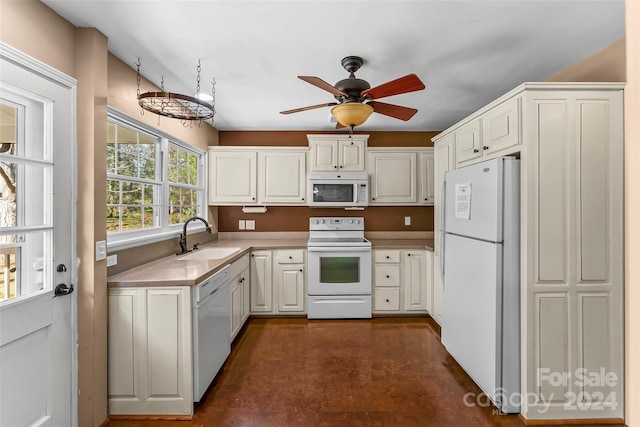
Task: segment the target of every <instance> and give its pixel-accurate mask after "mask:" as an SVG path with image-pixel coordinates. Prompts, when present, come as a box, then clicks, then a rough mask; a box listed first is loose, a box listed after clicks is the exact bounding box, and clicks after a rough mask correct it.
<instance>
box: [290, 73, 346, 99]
mask: <svg viewBox="0 0 640 427" xmlns="http://www.w3.org/2000/svg"><path fill="white" fill-rule="evenodd" d="M298 78H299V79H300V80H304V81H305V82H307V83H311V84H312V85H314V86H317V87H319V88H320V89H324V90H326V91H327V92H331V93H332V94H334V95H342V96H347V94H346V93H344V92H343V91H341V90H338V89H336V88H335V87H333V86H332V85H330V84H329V83H327V82H325V81H324V80H322V79H321V78H319V77H314V76H298Z"/></svg>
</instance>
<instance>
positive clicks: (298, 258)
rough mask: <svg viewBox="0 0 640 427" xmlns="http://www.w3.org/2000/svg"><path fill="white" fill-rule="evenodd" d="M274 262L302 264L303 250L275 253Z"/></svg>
mask: <svg viewBox="0 0 640 427" xmlns="http://www.w3.org/2000/svg"><path fill="white" fill-rule="evenodd" d="M276 262H277V263H278V264H303V263H304V249H293V250H283V251H276Z"/></svg>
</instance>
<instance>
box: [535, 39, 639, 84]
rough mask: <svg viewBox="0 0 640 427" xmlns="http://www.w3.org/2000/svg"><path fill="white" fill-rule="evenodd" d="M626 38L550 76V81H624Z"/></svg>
mask: <svg viewBox="0 0 640 427" xmlns="http://www.w3.org/2000/svg"><path fill="white" fill-rule="evenodd" d="M626 73H627V71H626V66H625V40H624V39H620V40H618V41H617V42H614V43H612V44H610V45H609V46H607V47H605V48H603V49H600V50H599V51H597V52H594V53H592V54H591V55H589V56H587V57H586V58H584V59H582V60H581V61H578V62H576V63H575V64H573V65H571V66H569V67H567V68H565V69H564V70H561V71H560V72H558V73H556V74H554V75H553V76H551V77H549V78H548V79H547V81H549V82H624V81H625V79H626Z"/></svg>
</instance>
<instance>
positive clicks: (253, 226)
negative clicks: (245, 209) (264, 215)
mask: <svg viewBox="0 0 640 427" xmlns="http://www.w3.org/2000/svg"><path fill="white" fill-rule="evenodd" d="M246 223H247V230H255V229H256V222H255V220H253V219H248V220H247V221H246Z"/></svg>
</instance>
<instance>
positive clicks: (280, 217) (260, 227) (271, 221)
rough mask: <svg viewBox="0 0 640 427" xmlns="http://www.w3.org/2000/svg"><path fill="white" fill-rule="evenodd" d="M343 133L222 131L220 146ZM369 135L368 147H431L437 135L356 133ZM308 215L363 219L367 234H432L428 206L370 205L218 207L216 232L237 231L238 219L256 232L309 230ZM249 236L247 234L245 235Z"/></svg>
mask: <svg viewBox="0 0 640 427" xmlns="http://www.w3.org/2000/svg"><path fill="white" fill-rule="evenodd" d="M311 133H313V134H319V133H322V134H327V133H335V134H341V135H344V131H337V132H318V131H308V132H306V131H222V132H220V145H233V146H247V145H255V146H262V147H267V146H273V145H276V146H303V147H306V146H308V145H309V141H308V139H307V134H311ZM355 133H356V134H366V135H369V138H368V141H367V145H368V146H369V147H433V143H432V142H431V138H433V137H434V136H435V135H437V134H438V133H439V132H355ZM311 216H363V217H364V218H365V223H366V224H367V230H368V231H433V207H431V206H398V207H388V206H370V207H368V208H366V209H365V210H364V211H352V212H349V211H345V210H342V209H314V208H308V207H305V206H299V207H297V206H279V207H278V206H272V207H269V208H268V209H267V212H266V213H265V214H245V213H243V212H242V210H241V208H240V207H239V206H220V207H218V222H217V226H218V230H219V231H238V220H241V219H244V220H246V219H253V220H255V221H256V231H308V230H309V217H311ZM405 216H410V217H411V225H410V226H405V225H404V217H405ZM246 233H247V234H249V233H251V232H250V231H247V232H246Z"/></svg>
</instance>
